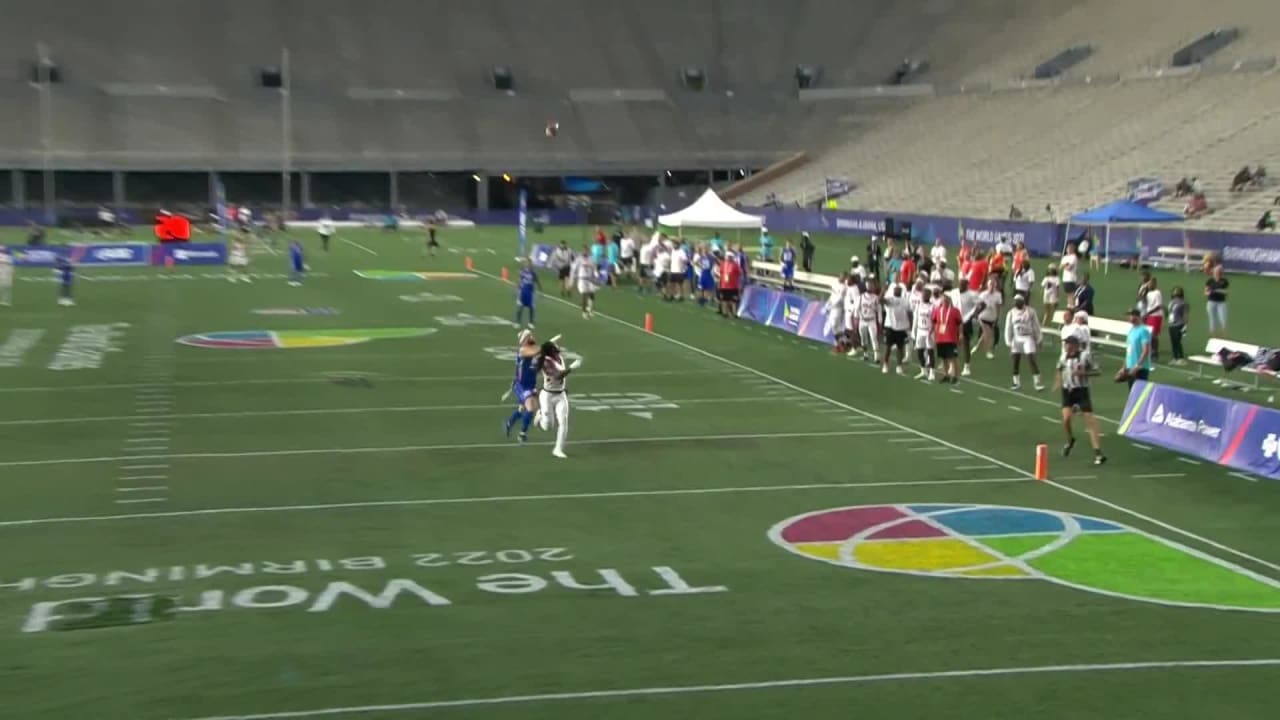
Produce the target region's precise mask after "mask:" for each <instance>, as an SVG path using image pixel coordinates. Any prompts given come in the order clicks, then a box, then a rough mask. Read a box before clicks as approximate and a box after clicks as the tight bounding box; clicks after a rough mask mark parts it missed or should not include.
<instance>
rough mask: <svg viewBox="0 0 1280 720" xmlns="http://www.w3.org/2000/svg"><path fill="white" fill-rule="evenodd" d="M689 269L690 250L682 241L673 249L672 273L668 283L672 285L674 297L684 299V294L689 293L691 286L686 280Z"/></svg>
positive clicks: (672, 295)
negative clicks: (688, 285) (689, 286)
mask: <svg viewBox="0 0 1280 720" xmlns="http://www.w3.org/2000/svg"><path fill="white" fill-rule="evenodd" d="M688 270H689V251H688V250H686V249H685V247H684V243H680V244H679V245H676V246H675V247H674V248H672V249H671V273H670V277H669V278H668V279H667V284H668V285H670V286H671V297H672V299H675V300H684V296H685V295H687V294H688V290H689V288H688V287H687V284H686V282H685V281H686V279H687V278H686V277H685V274H686V273H687V272H688Z"/></svg>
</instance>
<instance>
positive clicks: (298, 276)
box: [289, 238, 307, 287]
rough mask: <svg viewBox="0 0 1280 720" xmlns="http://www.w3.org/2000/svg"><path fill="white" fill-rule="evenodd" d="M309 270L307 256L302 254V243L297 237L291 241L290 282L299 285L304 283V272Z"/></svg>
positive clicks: (294, 285) (295, 285)
mask: <svg viewBox="0 0 1280 720" xmlns="http://www.w3.org/2000/svg"><path fill="white" fill-rule="evenodd" d="M306 270H307V263H306V258H304V257H303V255H302V243H301V242H298V240H297V239H296V238H295V239H294V240H291V241H290V242H289V284H290V285H292V286H293V287H298V286H299V285H301V284H302V274H303V273H304V272H306Z"/></svg>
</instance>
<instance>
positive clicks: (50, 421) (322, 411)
mask: <svg viewBox="0 0 1280 720" xmlns="http://www.w3.org/2000/svg"><path fill="white" fill-rule="evenodd" d="M758 401H759V398H758V397H723V398H671V399H668V398H663V402H668V403H675V404H676V405H679V404H682V403H683V404H685V405H718V404H722V403H728V404H734V403H751V402H758ZM618 402H619V403H622V400H621V399H619V400H618ZM496 408H508V409H509V408H511V403H509V402H507V403H477V404H469V405H389V406H385V407H342V408H314V409H311V410H236V411H227V412H204V413H199V412H197V413H172V414H156V415H151V416H149V417H158V418H167V419H170V420H196V419H202V418H206V419H207V418H244V417H273V416H278V415H352V414H354V415H360V414H364V413H384V412H385V413H396V412H437V411H450V412H452V411H459V410H493V409H496ZM839 412H842V413H844V412H846V411H844V410H840V411H839ZM132 417H137V416H136V415H99V416H94V417H64V418H33V419H31V420H0V425H61V424H72V423H88V422H117V421H120V420H127V419H129V418H132ZM156 439H158V440H166V439H168V438H167V436H166V437H160V438H156ZM129 442H143V440H141V439H139V440H130V441H129Z"/></svg>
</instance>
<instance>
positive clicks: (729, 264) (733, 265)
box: [716, 256, 742, 318]
mask: <svg viewBox="0 0 1280 720" xmlns="http://www.w3.org/2000/svg"><path fill="white" fill-rule="evenodd" d="M716 280H717V281H718V284H719V286H720V315H721V316H722V317H726V318H730V317H737V315H738V300H739V298H740V297H741V292H742V291H741V282H742V266H740V265H739V264H738V262H737V260H736V259H735V258H733V257H732V256H726V257H725V259H724V260H721V261H720V268H719V270H718V271H717V276H716Z"/></svg>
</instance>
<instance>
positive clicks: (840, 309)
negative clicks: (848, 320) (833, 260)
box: [822, 275, 849, 352]
mask: <svg viewBox="0 0 1280 720" xmlns="http://www.w3.org/2000/svg"><path fill="white" fill-rule="evenodd" d="M848 277H849V276H848V275H841V276H840V279H839V280H836V281H835V282H833V283H831V290H830V292H828V293H827V301H826V302H825V303H823V305H822V312H823V317H824V318H825V320H824V321H823V323H822V334H823V335H831V336H832V337H834V338H835V345H834V346H833V348H834V351H835V352H840V350H841V348H842V347H843V346H844V340H843V338H844V332H845V327H844V324H845V303H844V298H845V291H846V286H845V281H847V280H848Z"/></svg>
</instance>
